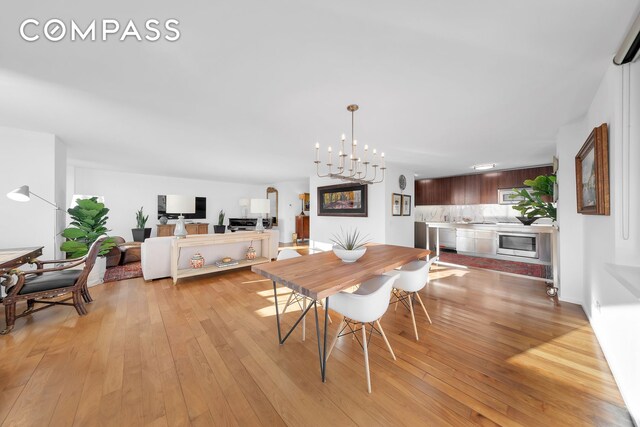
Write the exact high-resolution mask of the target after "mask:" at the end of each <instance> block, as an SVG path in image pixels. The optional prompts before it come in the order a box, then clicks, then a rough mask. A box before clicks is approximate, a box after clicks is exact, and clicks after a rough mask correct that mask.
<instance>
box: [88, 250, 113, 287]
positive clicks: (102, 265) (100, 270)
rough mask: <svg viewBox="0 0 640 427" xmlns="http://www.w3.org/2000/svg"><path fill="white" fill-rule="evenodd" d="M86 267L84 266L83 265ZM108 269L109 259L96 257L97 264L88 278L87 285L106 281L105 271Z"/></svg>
mask: <svg viewBox="0 0 640 427" xmlns="http://www.w3.org/2000/svg"><path fill="white" fill-rule="evenodd" d="M83 267H84V266H83ZM106 271H107V259H106V258H105V257H98V258H96V262H95V264H93V268H92V269H91V272H90V273H89V277H88V278H87V286H89V287H91V286H95V285H99V284H101V283H102V282H104V273H105V272H106Z"/></svg>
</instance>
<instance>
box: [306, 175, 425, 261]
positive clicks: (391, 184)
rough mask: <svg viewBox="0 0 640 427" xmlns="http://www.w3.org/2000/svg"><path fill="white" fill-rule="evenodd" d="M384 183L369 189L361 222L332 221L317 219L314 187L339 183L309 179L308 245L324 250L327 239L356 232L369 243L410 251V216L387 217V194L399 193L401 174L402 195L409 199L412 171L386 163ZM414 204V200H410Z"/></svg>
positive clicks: (331, 180)
mask: <svg viewBox="0 0 640 427" xmlns="http://www.w3.org/2000/svg"><path fill="white" fill-rule="evenodd" d="M387 167H388V170H387V172H388V173H387V174H386V177H385V182H384V183H380V184H373V185H369V188H368V199H369V200H368V213H369V215H368V216H367V217H365V218H360V217H346V218H345V217H334V216H320V217H319V216H318V215H317V211H316V209H315V208H314V206H317V204H316V203H317V197H318V187H319V186H320V187H322V186H325V185H336V184H340V183H341V182H340V181H338V180H335V179H329V178H318V177H317V176H315V175H312V176H311V177H310V193H311V212H310V214H311V218H310V234H311V241H312V245H313V246H315V247H318V248H319V249H327V248H328V247H330V246H329V243H330V241H331V237H332V236H333V235H334V234H336V233H339V232H340V228H341V227H342V229H343V230H345V231H346V230H349V229H353V228H358V230H359V231H360V232H361V233H362V234H364V235H367V236H368V238H369V239H370V240H371V241H372V242H376V243H389V244H401V245H405V246H410V247H413V218H414V216H413V214H414V210H413V209H412V212H411V213H412V215H411V216H409V217H404V218H402V217H392V216H391V193H393V192H395V193H399V192H400V189H399V187H398V177H399V175H400V174H401V173H404V175H405V176H406V178H407V188H406V190H405V194H411V195H413V188H414V185H413V171H411V170H405V169H403V168H402V167H400V166H394V165H390V164H389V163H387ZM412 203H415V200H412Z"/></svg>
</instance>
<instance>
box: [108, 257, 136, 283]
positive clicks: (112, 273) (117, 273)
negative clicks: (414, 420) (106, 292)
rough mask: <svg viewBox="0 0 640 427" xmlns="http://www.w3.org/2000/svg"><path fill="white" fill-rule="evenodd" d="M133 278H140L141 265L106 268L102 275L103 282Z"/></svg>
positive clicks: (133, 263)
mask: <svg viewBox="0 0 640 427" xmlns="http://www.w3.org/2000/svg"><path fill="white" fill-rule="evenodd" d="M135 277H142V265H140V262H132V263H129V264H125V265H117V266H115V267H111V268H107V271H106V273H105V274H104V282H105V283H107V282H117V281H118V280H126V279H133V278H135Z"/></svg>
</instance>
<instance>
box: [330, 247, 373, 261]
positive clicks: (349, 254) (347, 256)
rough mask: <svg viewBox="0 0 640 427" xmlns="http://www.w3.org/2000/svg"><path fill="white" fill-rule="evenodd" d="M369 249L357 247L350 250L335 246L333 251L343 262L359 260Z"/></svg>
mask: <svg viewBox="0 0 640 427" xmlns="http://www.w3.org/2000/svg"><path fill="white" fill-rule="evenodd" d="M366 251H367V248H360V249H356V250H355V251H348V250H346V249H340V248H337V247H335V246H334V247H333V253H334V254H336V256H337V257H338V258H340V259H341V260H342V262H347V263H352V262H356V261H357V260H359V259H360V258H361V257H362V256H363V255H364V253H365V252H366Z"/></svg>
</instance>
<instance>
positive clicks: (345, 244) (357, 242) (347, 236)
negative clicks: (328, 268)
mask: <svg viewBox="0 0 640 427" xmlns="http://www.w3.org/2000/svg"><path fill="white" fill-rule="evenodd" d="M367 237H368V236H361V235H360V232H359V231H358V229H357V228H356V229H353V230H347V231H344V230H343V229H342V227H340V233H339V234H334V235H333V236H332V238H331V241H332V242H333V243H334V244H335V245H336V246H338V247H339V248H340V249H344V250H347V251H355V250H357V249H360V248H362V247H363V246H364V245H366V244H367V243H369V241H370V240H369V239H368V238H367Z"/></svg>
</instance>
